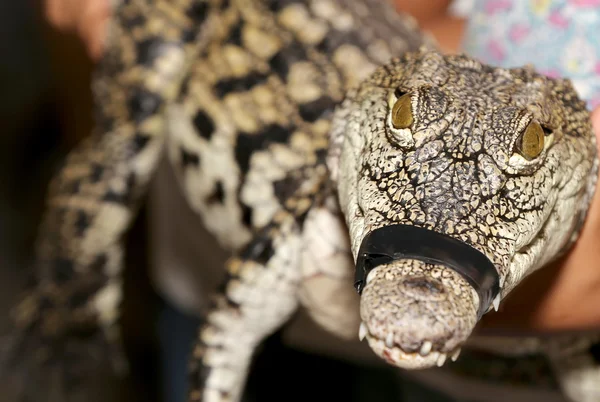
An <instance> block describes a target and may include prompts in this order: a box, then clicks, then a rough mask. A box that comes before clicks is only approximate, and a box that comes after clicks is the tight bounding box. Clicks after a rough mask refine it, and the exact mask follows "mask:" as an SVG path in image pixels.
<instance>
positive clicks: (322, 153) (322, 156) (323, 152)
mask: <svg viewBox="0 0 600 402" xmlns="http://www.w3.org/2000/svg"><path fill="white" fill-rule="evenodd" d="M315 153H316V155H317V161H319V162H325V160H326V158H327V153H328V151H327V149H325V148H321V149H317V150H316V152H315Z"/></svg>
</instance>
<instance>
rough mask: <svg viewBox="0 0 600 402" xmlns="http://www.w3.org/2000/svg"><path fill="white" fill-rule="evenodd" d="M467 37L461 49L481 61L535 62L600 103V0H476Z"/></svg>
mask: <svg viewBox="0 0 600 402" xmlns="http://www.w3.org/2000/svg"><path fill="white" fill-rule="evenodd" d="M464 38H465V39H464V42H463V50H464V51H465V52H466V53H468V54H470V55H472V56H474V57H477V58H479V59H480V60H481V61H482V62H485V63H489V64H493V65H498V66H504V67H518V66H522V65H525V64H533V65H534V66H535V67H536V68H537V69H538V71H540V72H541V73H544V74H546V75H548V76H550V77H566V78H570V79H571V80H572V81H573V84H574V86H575V88H576V89H577V91H578V92H579V94H580V96H582V97H583V98H584V99H586V100H587V101H588V106H589V107H590V108H594V107H596V106H600V57H599V56H600V0H479V1H475V2H474V4H473V8H472V10H471V13H470V15H469V18H468V22H467V26H466V32H465V36H464Z"/></svg>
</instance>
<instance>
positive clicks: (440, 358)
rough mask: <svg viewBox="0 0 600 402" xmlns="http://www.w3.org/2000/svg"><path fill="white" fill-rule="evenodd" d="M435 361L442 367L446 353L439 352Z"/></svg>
mask: <svg viewBox="0 0 600 402" xmlns="http://www.w3.org/2000/svg"><path fill="white" fill-rule="evenodd" d="M436 363H437V366H438V367H442V366H443V365H444V363H446V354H445V353H440V356H439V357H438V359H437V362H436Z"/></svg>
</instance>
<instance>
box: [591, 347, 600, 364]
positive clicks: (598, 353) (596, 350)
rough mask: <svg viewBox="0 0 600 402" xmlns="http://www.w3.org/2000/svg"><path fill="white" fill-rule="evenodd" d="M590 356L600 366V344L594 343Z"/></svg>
mask: <svg viewBox="0 0 600 402" xmlns="http://www.w3.org/2000/svg"><path fill="white" fill-rule="evenodd" d="M590 354H591V355H592V357H593V358H594V361H595V362H596V363H597V364H600V342H598V343H594V344H593V345H592V346H591V347H590Z"/></svg>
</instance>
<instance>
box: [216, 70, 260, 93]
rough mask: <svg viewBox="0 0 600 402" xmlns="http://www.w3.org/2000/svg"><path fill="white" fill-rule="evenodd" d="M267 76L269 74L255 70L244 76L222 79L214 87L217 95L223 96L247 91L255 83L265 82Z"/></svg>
mask: <svg viewBox="0 0 600 402" xmlns="http://www.w3.org/2000/svg"><path fill="white" fill-rule="evenodd" d="M267 77H268V75H267V74H265V73H259V72H256V71H254V72H251V73H250V74H247V75H245V76H243V77H239V78H225V79H222V80H220V81H219V82H217V83H216V85H215V87H214V89H215V96H216V97H217V98H223V97H225V95H227V94H230V93H232V92H239V91H247V90H249V89H251V88H252V87H254V86H255V85H258V84H260V83H263V82H265V81H266V80H267Z"/></svg>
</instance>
